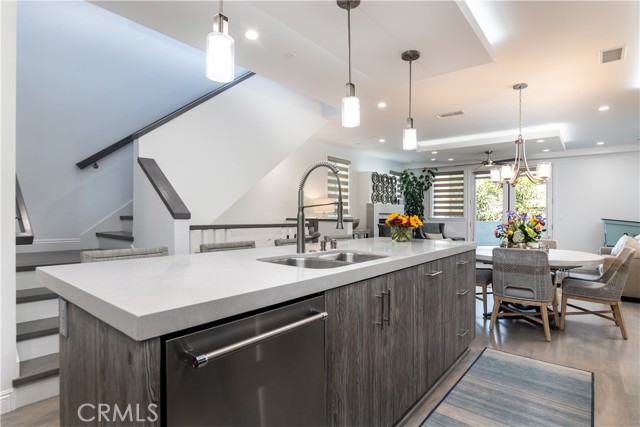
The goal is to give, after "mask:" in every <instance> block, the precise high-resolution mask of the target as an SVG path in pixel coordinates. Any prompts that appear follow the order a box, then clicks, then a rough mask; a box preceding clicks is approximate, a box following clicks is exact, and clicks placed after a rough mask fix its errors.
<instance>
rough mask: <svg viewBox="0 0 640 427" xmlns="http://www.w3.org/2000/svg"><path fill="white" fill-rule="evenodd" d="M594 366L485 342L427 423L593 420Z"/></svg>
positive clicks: (541, 423) (589, 423)
mask: <svg viewBox="0 0 640 427" xmlns="http://www.w3.org/2000/svg"><path fill="white" fill-rule="evenodd" d="M593 380H594V378H593V372H587V371H582V370H578V369H574V368H568V367H566V366H560V365H555V364H553V363H547V362H542V361H539V360H535V359H530V358H527V357H522V356H516V355H514V354H510V353H505V352H503V351H498V350H492V349H488V348H485V349H484V350H483V351H482V353H481V354H480V356H478V358H477V359H476V360H475V362H473V364H472V365H471V367H470V368H469V369H468V370H467V372H465V374H464V375H463V376H462V378H460V380H459V381H458V382H457V383H456V385H455V386H453V388H452V389H451V390H449V392H448V393H447V395H446V396H445V397H444V398H443V399H442V400H441V401H440V403H438V405H437V406H436V407H435V408H434V409H433V410H432V411H431V413H430V414H429V415H428V416H427V418H426V419H425V420H424V421H423V422H422V424H421V427H427V426H593Z"/></svg>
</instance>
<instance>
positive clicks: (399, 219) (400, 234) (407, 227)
mask: <svg viewBox="0 0 640 427" xmlns="http://www.w3.org/2000/svg"><path fill="white" fill-rule="evenodd" d="M384 223H385V224H387V225H388V226H390V227H391V239H392V240H396V241H398V242H406V241H409V240H411V237H412V233H413V229H414V228H418V227H422V221H420V218H418V216H417V215H413V216H408V215H400V214H399V213H398V212H394V213H392V214H391V215H389V216H388V217H387V219H386V220H385V221H384Z"/></svg>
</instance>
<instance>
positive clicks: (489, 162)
mask: <svg viewBox="0 0 640 427" xmlns="http://www.w3.org/2000/svg"><path fill="white" fill-rule="evenodd" d="M491 153H493V151H488V150H487V151H485V152H484V154H486V155H487V158H486V159H484V160H483V161H482V163H481V164H480V166H479V167H478V169H480V168H492V167H497V166H500V165H506V164H508V162H509V161H512V160H513V159H503V160H496V161H494V160H492V159H491Z"/></svg>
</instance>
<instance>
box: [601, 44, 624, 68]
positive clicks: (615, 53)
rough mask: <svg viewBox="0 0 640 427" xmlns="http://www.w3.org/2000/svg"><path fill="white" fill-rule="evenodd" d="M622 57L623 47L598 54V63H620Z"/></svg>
mask: <svg viewBox="0 0 640 427" xmlns="http://www.w3.org/2000/svg"><path fill="white" fill-rule="evenodd" d="M623 56H624V46H622V47H616V48H614V49H609V50H603V51H602V52H600V62H601V63H602V64H606V63H607V62H613V61H620V60H621V59H622V57H623Z"/></svg>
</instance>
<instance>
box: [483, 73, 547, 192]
mask: <svg viewBox="0 0 640 427" xmlns="http://www.w3.org/2000/svg"><path fill="white" fill-rule="evenodd" d="M528 87H529V85H528V84H526V83H518V84H515V85H513V89H514V90H517V91H518V93H519V115H518V138H517V139H516V141H515V143H516V157H515V158H514V162H513V165H503V166H502V167H501V168H500V169H494V170H492V171H491V180H492V181H494V182H503V183H505V184H510V185H512V186H514V187H515V185H516V183H517V182H518V179H519V178H520V173H521V172H524V174H525V175H526V176H527V178H529V180H530V181H531V182H533V183H534V184H542V183H545V182H546V181H547V180H548V179H549V178H551V163H549V162H540V163H538V165H537V166H536V175H534V174H533V173H532V172H531V170H530V169H529V164H528V163H527V154H526V152H525V144H526V141H525V139H524V138H523V137H522V89H526V88H528ZM522 166H524V169H523V170H521V168H522Z"/></svg>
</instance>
